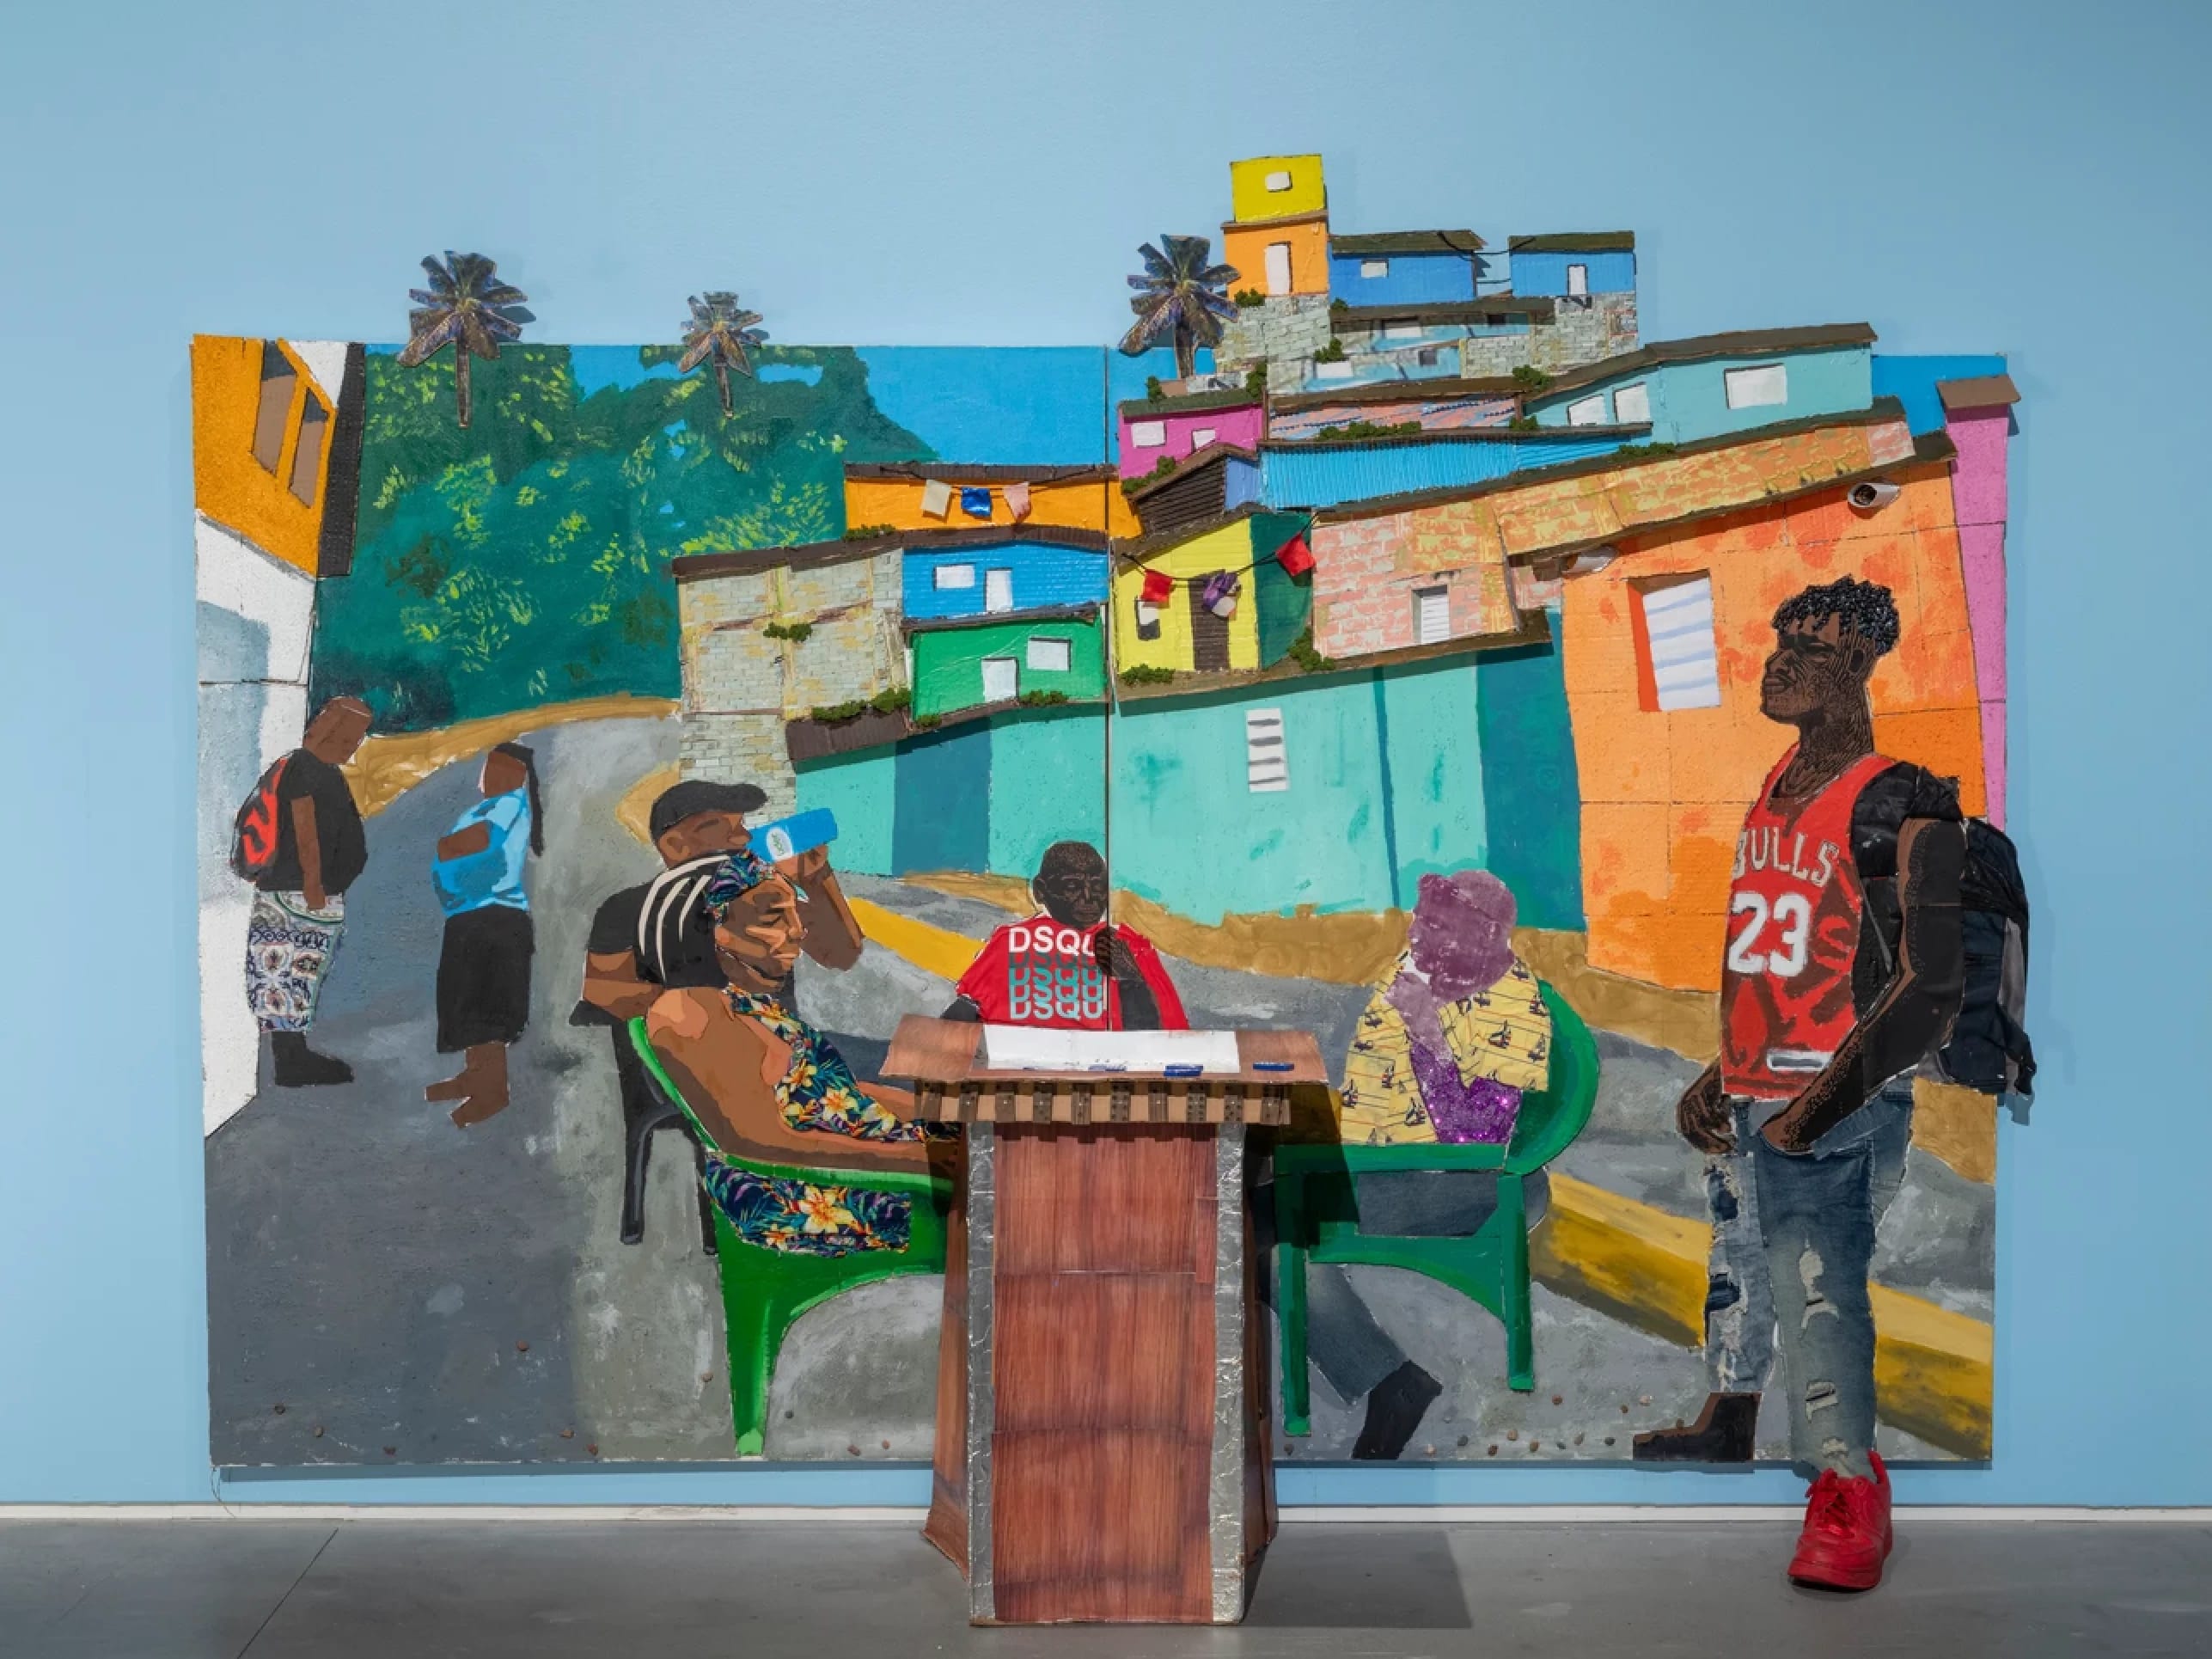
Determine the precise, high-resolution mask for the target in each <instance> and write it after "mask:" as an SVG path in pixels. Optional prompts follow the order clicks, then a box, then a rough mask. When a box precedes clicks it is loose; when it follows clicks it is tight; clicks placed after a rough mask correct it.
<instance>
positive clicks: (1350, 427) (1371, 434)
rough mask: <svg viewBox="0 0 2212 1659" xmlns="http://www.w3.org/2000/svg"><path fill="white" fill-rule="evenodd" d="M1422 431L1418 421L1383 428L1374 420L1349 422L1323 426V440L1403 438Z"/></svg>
mask: <svg viewBox="0 0 2212 1659" xmlns="http://www.w3.org/2000/svg"><path fill="white" fill-rule="evenodd" d="M1420 430H1421V422H1419V421H1418V420H1401V421H1399V422H1397V423H1396V425H1389V426H1381V425H1376V423H1375V422H1373V421H1372V420H1347V421H1346V422H1345V423H1344V424H1343V425H1341V426H1323V428H1322V429H1321V432H1320V433H1319V436H1320V437H1323V438H1403V437H1404V436H1405V435H1406V434H1407V433H1408V432H1419V431H1420Z"/></svg>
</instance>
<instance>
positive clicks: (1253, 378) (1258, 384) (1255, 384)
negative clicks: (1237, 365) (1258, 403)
mask: <svg viewBox="0 0 2212 1659" xmlns="http://www.w3.org/2000/svg"><path fill="white" fill-rule="evenodd" d="M1244 389H1245V390H1246V391H1248V392H1250V394H1251V395H1253V396H1254V397H1265V396H1266V395H1268V365H1267V364H1264V363H1262V364H1261V365H1260V366H1259V367H1258V368H1256V369H1255V370H1252V372H1251V373H1250V374H1249V375H1246V376H1244Z"/></svg>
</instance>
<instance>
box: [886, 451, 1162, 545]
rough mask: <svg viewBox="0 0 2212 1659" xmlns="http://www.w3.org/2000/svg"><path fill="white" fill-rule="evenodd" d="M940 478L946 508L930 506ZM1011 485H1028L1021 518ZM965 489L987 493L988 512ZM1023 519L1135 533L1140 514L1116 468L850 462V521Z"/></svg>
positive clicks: (910, 524)
mask: <svg viewBox="0 0 2212 1659" xmlns="http://www.w3.org/2000/svg"><path fill="white" fill-rule="evenodd" d="M932 484H942V485H944V487H946V488H947V489H949V490H950V491H951V499H950V502H949V503H947V504H946V505H945V509H944V511H942V512H938V513H931V512H928V511H925V510H924V509H925V504H926V500H927V499H928V495H929V490H930V486H931V485H932ZM1009 486H1026V487H1027V488H1028V490H1029V496H1030V510H1029V513H1028V516H1027V517H1021V518H1017V517H1016V516H1015V514H1014V511H1013V509H1012V507H1011V505H1008V502H1007V499H1006V492H1007V488H1008V487H1009ZM963 489H975V490H983V491H986V492H987V493H988V494H989V496H990V507H991V516H990V517H988V518H986V517H982V516H981V515H980V514H977V513H971V512H969V511H966V510H965V508H964V507H963V506H962V502H961V492H962V490H963ZM1014 523H1022V524H1026V525H1028V526H1030V528H1031V529H1033V530H1042V529H1044V528H1046V527H1048V526H1050V527H1052V528H1054V529H1059V530H1096V531H1098V532H1100V533H1102V534H1103V535H1107V536H1135V535H1136V534H1137V533H1138V523H1137V515H1136V511H1135V510H1134V509H1133V508H1132V507H1131V506H1130V505H1129V502H1128V498H1127V496H1125V495H1123V494H1122V493H1121V481H1120V478H1119V475H1118V474H1117V473H1116V472H1115V468H1112V467H985V466H975V467H965V466H959V465H955V464H949V463H943V462H920V461H914V462H891V463H889V464H885V465H860V464H857V463H856V464H854V465H852V466H848V467H847V468H846V469H845V528H846V530H848V531H852V530H877V529H880V530H980V529H981V528H982V527H983V526H984V525H986V524H999V525H1006V524H1014Z"/></svg>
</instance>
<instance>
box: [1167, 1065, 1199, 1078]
mask: <svg viewBox="0 0 2212 1659" xmlns="http://www.w3.org/2000/svg"><path fill="white" fill-rule="evenodd" d="M1163 1069H1164V1071H1165V1073H1166V1074H1167V1075H1168V1076H1170V1077H1196V1076H1198V1075H1200V1074H1201V1073H1203V1072H1204V1071H1205V1069H1206V1068H1205V1067H1203V1066H1168V1067H1164V1068H1163Z"/></svg>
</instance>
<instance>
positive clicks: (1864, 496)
mask: <svg viewBox="0 0 2212 1659" xmlns="http://www.w3.org/2000/svg"><path fill="white" fill-rule="evenodd" d="M1843 499H1845V500H1847V501H1848V502H1849V503H1850V504H1851V505H1853V506H1855V507H1856V508H1857V509H1858V510H1859V511H1861V512H1874V511H1878V510H1879V509H1880V508H1883V507H1886V506H1888V505H1890V503H1891V502H1892V501H1894V500H1896V499H1897V486H1896V485H1894V484H1889V483H1885V482H1883V481H1881V480H1879V479H1873V478H1870V479H1868V480H1867V481H1866V482H1865V483H1863V484H1854V485H1853V486H1852V487H1851V493H1850V494H1848V495H1847V496H1845V497H1844V498H1843Z"/></svg>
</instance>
